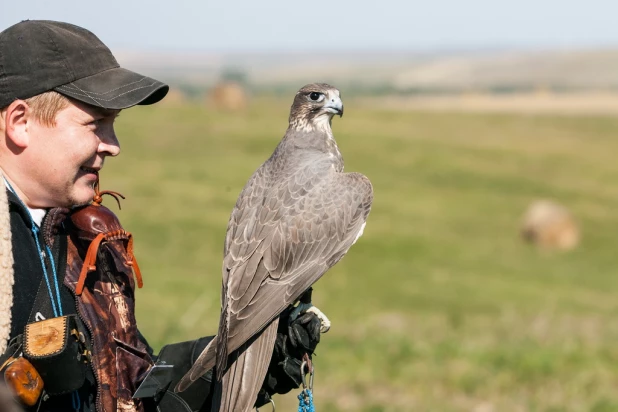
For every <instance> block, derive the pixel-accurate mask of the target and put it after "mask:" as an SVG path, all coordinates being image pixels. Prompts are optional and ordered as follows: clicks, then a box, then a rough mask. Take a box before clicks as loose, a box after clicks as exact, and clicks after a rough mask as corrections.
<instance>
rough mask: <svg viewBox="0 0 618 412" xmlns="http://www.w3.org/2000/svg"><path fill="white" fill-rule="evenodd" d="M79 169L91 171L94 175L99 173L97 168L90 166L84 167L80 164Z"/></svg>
mask: <svg viewBox="0 0 618 412" xmlns="http://www.w3.org/2000/svg"><path fill="white" fill-rule="evenodd" d="M79 169H80V170H82V171H84V172H86V173H93V174H95V175H98V174H99V170H98V169H94V168H92V167H86V166H82V167H80V168H79Z"/></svg>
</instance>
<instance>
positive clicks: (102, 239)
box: [70, 182, 143, 295]
mask: <svg viewBox="0 0 618 412" xmlns="http://www.w3.org/2000/svg"><path fill="white" fill-rule="evenodd" d="M95 193H96V194H95V197H94V201H93V202H92V203H91V204H89V205H88V206H84V207H82V208H80V209H77V210H75V211H73V212H72V213H71V215H70V224H71V225H72V228H71V230H70V232H71V233H72V235H74V236H76V237H77V240H78V241H77V242H76V246H77V247H78V249H80V250H82V251H83V250H84V249H85V248H87V251H86V255H85V257H84V265H83V267H82V270H81V272H80V275H79V280H78V282H77V285H76V287H75V293H76V294H77V295H81V293H82V291H83V289H84V283H85V281H86V277H87V275H88V273H89V272H91V271H94V270H96V260H97V253H98V250H99V247H100V246H101V245H102V244H105V243H108V244H109V246H110V249H111V250H112V252H113V253H114V255H115V257H118V258H121V260H122V261H123V263H124V264H126V265H127V266H129V267H131V268H132V269H133V271H134V273H135V277H136V278H137V285H138V287H140V288H141V287H142V286H143V282H142V275H141V272H140V270H139V266H138V265H137V261H136V260H135V255H134V254H133V235H132V234H131V233H130V232H127V231H126V230H124V229H123V228H122V225H121V224H120V221H119V220H118V218H117V217H116V215H115V214H114V213H113V212H112V211H111V210H109V209H108V208H107V207H105V206H103V205H101V202H102V195H104V194H108V195H111V196H113V197H114V198H115V199H116V201H117V202H118V206H120V202H119V201H118V198H117V196H120V197H122V198H123V199H124V196H122V195H121V194H119V193H116V192H111V191H103V192H99V187H98V182H97V184H96V186H95Z"/></svg>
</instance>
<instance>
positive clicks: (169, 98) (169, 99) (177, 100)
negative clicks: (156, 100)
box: [161, 87, 187, 106]
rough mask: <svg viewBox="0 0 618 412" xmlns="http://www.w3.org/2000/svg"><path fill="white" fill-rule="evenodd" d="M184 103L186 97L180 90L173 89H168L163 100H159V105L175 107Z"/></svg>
mask: <svg viewBox="0 0 618 412" xmlns="http://www.w3.org/2000/svg"><path fill="white" fill-rule="evenodd" d="M186 101H187V97H186V96H185V94H184V93H183V92H182V90H180V89H178V88H175V87H170V90H169V91H168V92H167V94H166V95H165V97H164V98H163V100H161V104H165V105H169V106H177V105H180V104H183V103H184V102H186Z"/></svg>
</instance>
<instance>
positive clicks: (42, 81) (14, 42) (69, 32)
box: [0, 20, 169, 109]
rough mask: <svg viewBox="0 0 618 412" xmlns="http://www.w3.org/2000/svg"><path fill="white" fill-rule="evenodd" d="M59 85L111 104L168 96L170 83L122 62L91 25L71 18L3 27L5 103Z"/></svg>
mask: <svg viewBox="0 0 618 412" xmlns="http://www.w3.org/2000/svg"><path fill="white" fill-rule="evenodd" d="M50 90H55V91H57V92H58V93H61V94H63V95H65V96H68V97H71V98H73V99H76V100H79V101H81V102H84V103H87V104H90V105H93V106H99V107H104V108H106V109H126V108H127V107H131V106H135V105H137V104H153V103H156V102H158V101H159V100H161V99H163V97H165V95H166V94H167V92H168V90H169V86H167V85H166V84H164V83H161V82H160V81H158V80H155V79H152V78H150V77H146V76H143V75H141V74H138V73H135V72H132V71H130V70H127V69H123V68H122V67H120V65H119V64H118V62H117V61H116V59H115V58H114V56H113V55H112V52H111V51H110V50H109V48H107V46H105V44H103V42H102V41H101V40H99V38H98V37H97V36H95V35H94V34H93V33H91V32H90V31H88V30H86V29H84V28H81V27H79V26H75V25H73V24H69V23H62V22H57V21H49V20H25V21H22V22H20V23H17V24H15V25H13V26H11V27H9V28H8V29H6V30H4V31H3V32H1V33H0V108H3V107H6V106H8V105H9V104H11V103H12V102H13V101H15V100H17V99H27V98H29V97H33V96H36V95H38V94H41V93H43V92H47V91H50Z"/></svg>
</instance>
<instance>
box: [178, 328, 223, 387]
mask: <svg viewBox="0 0 618 412" xmlns="http://www.w3.org/2000/svg"><path fill="white" fill-rule="evenodd" d="M217 340H218V339H217V337H216V336H215V337H214V339H213V340H211V341H210V342H209V343H208V346H206V347H205V348H204V350H203V351H202V353H201V354H200V356H199V357H198V358H197V359H196V361H195V363H194V364H193V366H192V367H191V369H190V370H189V372H187V373H186V374H185V376H183V377H182V379H181V380H180V382H178V385H176V388H174V391H175V392H183V391H184V390H186V389H187V388H188V387H189V386H191V384H192V383H193V382H195V381H196V380H197V379H199V377H200V376H202V375H203V374H205V373H206V372H208V371H209V370H210V369H212V368H213V367H214V366H215V354H216V348H217Z"/></svg>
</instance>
